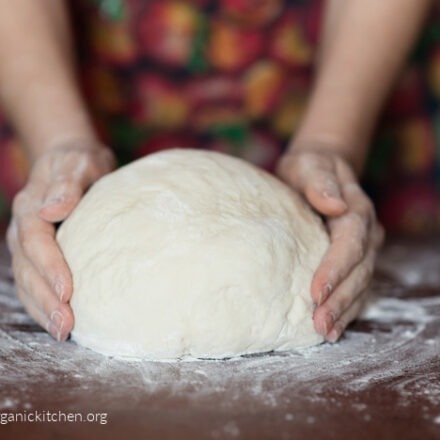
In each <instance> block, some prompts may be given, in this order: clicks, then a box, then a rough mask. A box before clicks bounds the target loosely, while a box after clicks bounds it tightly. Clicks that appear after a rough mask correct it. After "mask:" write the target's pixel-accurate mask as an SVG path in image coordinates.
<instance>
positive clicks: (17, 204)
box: [12, 189, 28, 215]
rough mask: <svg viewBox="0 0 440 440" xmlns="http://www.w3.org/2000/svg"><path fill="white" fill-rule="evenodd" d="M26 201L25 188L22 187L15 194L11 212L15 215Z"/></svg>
mask: <svg viewBox="0 0 440 440" xmlns="http://www.w3.org/2000/svg"><path fill="white" fill-rule="evenodd" d="M27 203H28V195H27V192H26V190H25V189H22V190H21V191H19V192H18V193H17V194H16V196H15V197H14V200H13V201H12V214H13V215H17V213H18V212H19V211H20V208H21V207H22V206H26V204H27Z"/></svg>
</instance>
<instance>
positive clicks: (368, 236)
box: [277, 149, 384, 342]
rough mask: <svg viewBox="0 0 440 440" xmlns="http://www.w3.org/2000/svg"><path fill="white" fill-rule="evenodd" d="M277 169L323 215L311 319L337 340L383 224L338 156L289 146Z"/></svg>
mask: <svg viewBox="0 0 440 440" xmlns="http://www.w3.org/2000/svg"><path fill="white" fill-rule="evenodd" d="M277 173H278V175H279V176H280V177H281V178H282V179H283V180H284V181H285V182H286V183H287V184H289V185H290V186H291V187H292V188H293V189H295V190H296V191H298V192H299V193H300V194H302V195H303V197H304V198H305V199H306V201H307V202H309V204H310V205H311V206H312V207H313V208H314V209H315V210H316V211H317V212H318V213H319V214H321V215H322V216H323V217H324V219H325V223H326V225H327V229H328V233H329V236H330V246H329V248H328V250H327V252H326V254H325V255H324V257H323V259H322V261H321V264H320V265H319V267H318V268H317V270H316V272H315V275H314V277H313V280H312V285H311V295H312V298H313V301H314V303H315V304H316V309H315V311H314V315H313V320H314V324H315V329H316V331H317V332H318V333H320V334H322V335H323V336H324V337H325V338H326V340H328V341H330V342H336V341H337V340H338V339H339V337H340V336H341V334H342V333H343V332H344V330H345V328H346V327H347V325H348V324H349V323H350V322H351V321H353V320H354V319H355V318H356V317H357V315H358V314H359V312H360V310H361V308H362V306H363V303H364V301H365V298H366V293H367V287H368V284H369V281H370V279H371V277H372V273H373V270H374V265H375V260H376V254H377V251H378V249H379V248H380V246H381V244H382V242H383V239H384V230H383V227H382V226H381V225H380V224H379V222H378V221H377V219H376V214H375V210H374V206H373V203H372V202H371V201H370V199H369V198H368V196H367V195H366V194H365V193H364V191H363V190H362V188H361V187H360V185H359V183H358V181H357V178H356V175H355V173H354V171H353V169H352V168H351V166H350V165H349V164H348V162H347V161H346V160H345V159H344V158H343V157H342V156H341V155H339V154H337V153H334V152H330V151H327V150H319V149H316V150H305V149H304V150H301V149H297V150H295V151H289V152H288V153H286V154H285V155H284V156H283V157H282V158H281V160H280V162H279V165H278V169H277Z"/></svg>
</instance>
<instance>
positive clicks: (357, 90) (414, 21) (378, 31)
mask: <svg viewBox="0 0 440 440" xmlns="http://www.w3.org/2000/svg"><path fill="white" fill-rule="evenodd" d="M430 3H431V2H430V1H429V0H387V1H383V0H370V1H368V2H367V1H365V0H350V1H346V0H329V4H328V5H327V9H326V17H325V20H324V22H325V26H324V32H323V40H322V43H321V45H322V52H321V53H320V60H319V67H318V73H317V79H316V83H315V87H314V90H313V93H312V95H311V98H310V102H309V106H308V109H307V111H306V113H305V115H304V118H303V121H302V124H301V127H300V129H299V131H298V133H297V135H296V137H295V139H294V141H293V142H292V148H295V147H296V146H300V147H301V148H324V149H325V148H329V149H331V150H333V151H337V152H338V153H340V154H341V155H343V156H345V158H346V159H347V160H348V161H349V162H350V163H351V164H352V165H353V166H354V168H355V169H356V170H357V171H358V172H360V170H361V169H362V166H363V164H364V161H365V156H366V154H367V150H368V146H369V141H370V138H371V135H372V132H373V129H374V126H375V123H376V120H377V117H378V115H379V113H380V110H381V108H382V105H383V103H384V101H385V99H386V97H387V95H388V93H389V91H390V89H391V87H392V85H393V83H394V80H395V79H396V76H397V75H398V73H399V71H400V69H401V67H402V65H403V62H404V60H405V58H406V56H407V55H408V52H409V51H410V49H411V47H412V45H413V43H414V41H415V39H416V37H417V34H418V31H419V29H420V27H421V25H422V23H423V20H424V17H425V15H426V12H427V10H428V8H429V5H430Z"/></svg>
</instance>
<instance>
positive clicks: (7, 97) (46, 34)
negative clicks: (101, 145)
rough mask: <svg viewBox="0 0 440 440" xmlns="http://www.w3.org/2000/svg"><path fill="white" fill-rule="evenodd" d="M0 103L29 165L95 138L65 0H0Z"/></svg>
mask: <svg viewBox="0 0 440 440" xmlns="http://www.w3.org/2000/svg"><path fill="white" fill-rule="evenodd" d="M0 7H1V10H2V13H1V14H0V102H1V106H2V108H3V110H4V112H5V113H6V115H7V117H8V119H9V120H10V122H11V124H12V125H13V126H14V128H15V129H16V130H17V132H18V134H19V136H20V137H21V139H22V141H23V143H24V145H25V146H26V149H27V151H28V153H29V157H30V159H31V160H32V161H33V160H35V159H36V158H37V157H39V156H40V155H41V154H42V153H43V152H44V151H46V150H47V149H48V148H52V147H54V146H56V145H59V144H61V143H66V142H69V141H73V140H84V141H85V142H90V141H92V140H94V139H95V135H94V132H93V128H92V125H91V123H90V119H89V116H88V113H87V110H86V107H85V105H84V103H83V100H82V98H81V94H80V91H79V87H78V84H77V80H76V75H75V69H74V63H73V56H72V44H71V34H70V27H69V20H68V16H67V15H68V14H67V8H66V4H65V2H64V0H38V1H35V0H14V1H13V2H9V1H6V0H0Z"/></svg>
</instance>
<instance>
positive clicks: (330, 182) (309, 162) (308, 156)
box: [278, 152, 347, 216]
mask: <svg viewBox="0 0 440 440" xmlns="http://www.w3.org/2000/svg"><path fill="white" fill-rule="evenodd" d="M278 174H279V175H280V177H281V178H282V179H283V180H285V181H286V182H287V183H288V184H289V185H290V186H291V187H292V188H294V189H296V190H297V191H299V192H300V193H302V194H304V195H305V197H306V199H307V201H308V202H309V203H310V205H312V207H313V208H314V209H316V210H317V211H318V212H319V213H320V214H323V215H329V216H338V215H341V214H343V213H344V212H345V211H346V209H347V203H346V202H345V200H344V198H343V195H342V194H343V192H342V190H341V185H340V182H339V179H338V175H337V172H336V166H335V164H334V161H333V160H332V158H330V157H328V156H326V155H324V154H320V153H316V152H299V153H288V154H286V155H285V156H284V157H283V158H282V159H281V161H280V164H279V167H278Z"/></svg>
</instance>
